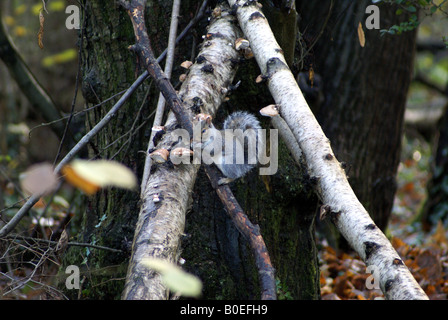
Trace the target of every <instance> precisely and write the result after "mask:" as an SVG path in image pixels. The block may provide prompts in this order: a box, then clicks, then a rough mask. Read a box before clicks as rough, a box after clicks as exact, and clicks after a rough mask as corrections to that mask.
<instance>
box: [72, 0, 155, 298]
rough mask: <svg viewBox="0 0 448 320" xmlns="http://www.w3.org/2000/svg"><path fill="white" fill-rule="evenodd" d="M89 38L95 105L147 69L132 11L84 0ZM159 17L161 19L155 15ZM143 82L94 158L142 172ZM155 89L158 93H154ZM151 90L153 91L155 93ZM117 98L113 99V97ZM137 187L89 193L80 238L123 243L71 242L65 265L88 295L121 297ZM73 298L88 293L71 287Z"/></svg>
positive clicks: (86, 72)
mask: <svg viewBox="0 0 448 320" xmlns="http://www.w3.org/2000/svg"><path fill="white" fill-rule="evenodd" d="M82 5H83V8H84V9H85V10H83V14H84V15H85V20H86V24H85V26H86V27H85V33H84V34H85V39H84V41H83V44H84V47H83V48H82V78H83V82H82V92H83V96H84V99H85V100H86V103H87V106H89V105H95V104H98V103H100V102H101V101H103V100H105V99H107V98H108V97H110V96H111V95H113V94H114V93H116V92H120V91H122V90H124V89H127V88H128V87H129V86H130V84H132V83H133V82H134V80H135V79H136V77H137V76H138V75H139V74H140V73H141V72H142V71H141V70H139V69H138V64H137V63H136V60H135V55H133V54H132V53H131V52H130V51H129V50H128V49H127V45H128V43H129V42H130V41H132V39H133V38H134V35H133V30H132V25H131V23H130V21H129V19H128V16H127V14H126V12H125V10H123V9H122V8H121V7H120V6H119V5H116V4H111V5H108V6H105V5H104V4H102V2H100V1H83V2H82ZM155 21H156V20H155ZM148 90H149V87H148V82H147V83H144V84H143V85H142V86H141V87H140V88H139V89H137V90H136V92H135V93H134V94H133V96H132V97H131V98H130V99H129V100H128V102H127V103H126V105H125V106H123V107H122V108H121V109H120V111H119V112H118V113H117V114H116V116H115V117H114V119H113V120H112V121H111V122H110V123H109V124H108V125H107V126H106V127H105V128H104V129H103V130H102V131H101V133H100V134H99V135H97V136H96V138H95V139H94V140H93V141H92V142H91V143H90V145H89V146H90V148H89V158H103V159H114V160H117V161H119V162H121V163H123V164H125V165H126V166H128V167H130V168H131V169H132V170H133V171H134V172H135V173H136V175H137V176H140V174H141V172H142V170H143V167H142V160H143V157H142V156H141V155H140V153H139V151H140V150H145V139H144V136H145V131H144V130H141V129H138V128H139V127H141V126H142V124H143V122H144V121H145V119H147V118H148V117H149V112H150V108H149V104H148V101H147V100H145V94H146V92H147V91H148ZM153 94H155V93H153ZM150 95H151V94H150ZM112 103H113V102H112ZM108 108H109V105H103V106H101V107H100V108H96V109H94V110H93V111H91V112H89V113H88V115H87V127H88V129H90V128H91V127H93V126H94V125H95V124H96V123H97V122H98V121H100V120H101V119H102V118H103V117H104V115H105V114H106V112H107V111H108ZM138 203H139V195H138V192H135V191H134V192H132V191H124V190H120V189H115V188H112V189H107V190H102V191H101V192H100V193H98V194H97V195H95V196H93V197H90V198H88V199H87V203H86V208H85V213H84V217H83V219H82V226H81V228H82V230H81V232H79V234H78V236H77V238H78V239H77V240H79V241H80V242H85V243H92V244H98V245H103V246H106V247H110V248H115V249H120V250H121V251H122V253H120V254H110V253H109V252H107V251H101V250H95V249H93V250H88V249H85V248H70V250H68V252H67V254H66V256H65V259H64V265H71V264H72V265H77V266H79V267H80V269H81V272H82V275H81V279H83V277H84V281H83V282H82V288H81V292H82V290H84V292H87V294H86V296H85V297H86V298H88V299H116V298H119V297H120V294H121V291H122V289H123V285H124V278H125V275H126V268H127V262H128V261H127V259H128V256H129V252H130V243H131V241H132V237H133V232H134V226H135V222H136V219H137V217H136V212H138V209H139V207H138ZM66 294H67V295H68V296H69V297H71V298H84V296H83V295H78V292H73V290H67V292H66Z"/></svg>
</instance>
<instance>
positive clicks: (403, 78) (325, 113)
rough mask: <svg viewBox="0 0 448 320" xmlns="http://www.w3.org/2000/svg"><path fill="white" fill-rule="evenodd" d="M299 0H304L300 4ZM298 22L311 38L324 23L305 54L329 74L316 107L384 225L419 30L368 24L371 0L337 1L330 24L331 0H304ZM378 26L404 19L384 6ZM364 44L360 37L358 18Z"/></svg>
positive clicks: (339, 154)
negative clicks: (392, 29)
mask: <svg viewBox="0 0 448 320" xmlns="http://www.w3.org/2000/svg"><path fill="white" fill-rule="evenodd" d="M299 3H300V4H299ZM299 3H298V8H299V12H300V13H301V17H302V20H301V27H300V30H306V33H305V34H304V37H305V39H306V40H307V41H308V45H309V44H310V43H312V41H313V39H315V38H316V37H317V36H318V34H319V33H320V31H321V29H322V28H325V29H324V30H323V34H322V37H321V38H320V39H319V41H318V42H317V44H316V46H314V48H313V49H312V52H311V54H312V56H311V57H309V58H308V59H307V63H308V67H309V64H312V67H313V69H314V71H315V72H316V73H317V74H319V75H320V76H321V77H322V79H323V88H324V96H325V101H324V102H323V103H322V104H321V105H320V106H316V107H315V109H314V110H313V111H314V112H315V114H316V117H317V118H318V120H319V122H320V123H321V125H322V127H323V129H324V132H325V134H326V135H327V136H328V137H329V139H330V140H331V145H332V148H333V150H334V151H335V154H336V156H337V158H338V159H339V161H343V162H346V163H347V164H348V169H349V172H348V175H349V177H350V180H349V181H350V184H351V186H352V188H353V189H354V191H355V193H356V195H357V196H358V198H359V199H360V201H361V202H362V203H363V205H364V206H365V207H366V209H367V211H368V212H369V213H370V215H371V217H372V218H373V220H374V221H375V223H376V224H377V225H378V227H380V228H381V229H383V230H384V229H385V228H386V226H387V223H388V219H389V215H390V213H391V209H392V205H393V200H394V194H395V191H396V182H395V176H396V171H397V166H398V163H399V155H400V144H401V138H402V126H403V114H404V108H405V102H406V95H407V91H408V87H409V83H410V80H411V74H412V62H413V58H414V48H415V37H416V32H415V31H412V32H407V33H403V34H401V35H397V36H391V35H386V36H380V33H379V30H374V29H373V30H368V29H366V28H365V21H366V18H367V15H366V14H365V9H366V7H367V6H368V5H370V4H371V1H367V0H363V1H351V0H346V1H337V2H335V3H334V6H333V11H332V12H331V16H330V19H329V21H328V24H327V25H326V26H323V21H324V18H325V17H326V16H327V14H328V11H329V7H330V1H299ZM380 14H381V22H380V28H382V29H386V28H389V27H390V26H392V25H395V24H399V23H400V21H402V20H403V19H406V18H407V17H406V15H404V16H396V15H395V9H394V8H393V7H391V6H388V5H381V6H380ZM359 22H361V24H362V25H363V26H364V32H365V36H366V45H365V47H364V48H363V47H361V46H360V43H359V41H358V36H357V28H358V23H359Z"/></svg>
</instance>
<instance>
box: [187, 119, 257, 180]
mask: <svg viewBox="0 0 448 320" xmlns="http://www.w3.org/2000/svg"><path fill="white" fill-rule="evenodd" d="M260 129H262V128H261V125H260V122H259V121H258V120H257V118H256V117H255V116H254V115H252V114H250V113H248V112H245V111H236V112H234V113H232V114H230V115H229V116H228V117H227V119H226V120H225V121H224V124H223V130H218V129H216V128H215V126H214V125H213V123H212V122H211V121H203V123H202V127H201V137H200V140H199V139H198V137H196V138H194V139H193V143H192V146H193V148H195V147H200V148H201V149H202V158H203V160H204V162H206V163H208V164H210V162H214V163H215V164H216V166H217V167H218V168H219V170H221V172H222V173H223V175H224V176H225V178H224V179H220V181H219V184H221V185H222V184H226V183H229V182H231V181H233V180H235V179H238V178H240V177H242V176H244V175H245V174H246V173H248V172H249V171H250V170H252V169H253V168H255V167H256V166H257V164H258V163H259V159H260V153H261V152H262V150H263V149H264V147H263V139H261V137H260V132H261V130H260ZM207 156H209V157H207ZM243 157H244V158H243Z"/></svg>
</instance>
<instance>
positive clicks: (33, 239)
mask: <svg viewBox="0 0 448 320" xmlns="http://www.w3.org/2000/svg"><path fill="white" fill-rule="evenodd" d="M2 239H5V240H23V241H34V242H41V243H46V244H49V245H57V244H58V241H53V240H46V239H39V238H33V237H25V236H20V235H8V236H6V237H3V238H2ZM2 239H0V240H2ZM67 246H69V247H70V246H72V247H88V248H94V249H99V250H106V251H110V252H115V253H120V252H123V251H122V250H120V249H113V248H109V247H104V246H99V245H95V244H90V243H82V242H68V243H67Z"/></svg>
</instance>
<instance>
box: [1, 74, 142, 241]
mask: <svg viewBox="0 0 448 320" xmlns="http://www.w3.org/2000/svg"><path fill="white" fill-rule="evenodd" d="M145 79H146V75H145V74H142V75H141V76H140V77H138V78H137V80H136V81H135V82H134V83H133V84H132V85H131V86H130V87H129V89H128V90H127V91H126V93H125V94H124V95H122V96H121V98H120V100H118V101H117V103H116V104H115V105H114V106H113V107H112V108H111V109H110V110H109V112H108V113H107V114H106V115H105V116H104V118H103V119H101V120H100V122H98V123H97V124H96V126H95V127H93V128H92V130H90V131H89V132H88V133H87V134H86V135H85V136H84V137H82V139H81V140H80V141H79V142H78V143H77V144H76V145H75V146H74V147H73V148H72V149H71V150H70V151H69V152H68V153H67V155H66V156H65V157H64V158H63V159H62V160H61V162H59V164H58V165H57V166H56V168H55V169H54V173H55V174H58V173H60V171H61V169H62V168H63V167H64V166H65V165H66V164H68V163H69V162H70V161H71V160H72V159H73V158H74V157H75V155H76V154H77V153H78V152H79V151H80V150H81V149H82V148H84V147H85V146H86V145H87V144H88V143H89V142H90V140H91V139H92V138H93V137H94V136H96V135H97V134H98V133H99V132H100V131H101V130H102V129H103V128H104V127H105V126H106V125H107V124H108V123H109V121H110V120H112V119H113V118H114V117H115V114H116V113H117V112H118V110H119V109H120V108H121V107H122V106H123V105H124V103H125V102H126V101H127V100H128V99H129V97H130V96H131V95H132V93H134V91H135V90H136V89H137V88H138V87H139V86H140V84H141V83H142V82H143V81H144V80H145ZM42 196H43V194H42V193H35V194H33V195H32V196H31V197H30V198H29V199H28V200H27V201H26V203H25V204H24V205H23V207H22V208H20V210H19V211H18V212H17V213H16V214H15V216H14V217H12V219H11V220H10V221H9V222H8V223H7V224H6V225H5V226H3V228H2V229H1V230H0V237H4V236H6V235H7V234H8V233H9V232H11V231H12V230H13V229H14V228H15V226H16V225H17V224H18V223H19V222H20V220H21V219H22V218H23V217H24V216H25V214H27V212H28V211H29V210H30V209H31V208H32V207H33V206H34V205H35V204H36V202H37V201H39V199H40V198H41V197H42Z"/></svg>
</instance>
